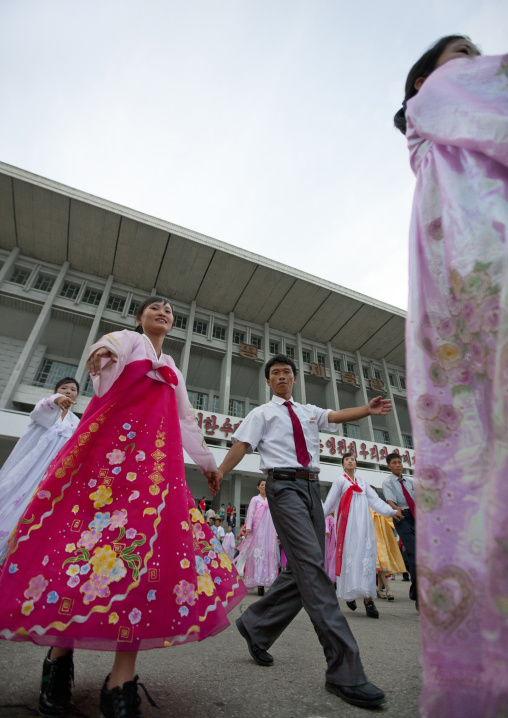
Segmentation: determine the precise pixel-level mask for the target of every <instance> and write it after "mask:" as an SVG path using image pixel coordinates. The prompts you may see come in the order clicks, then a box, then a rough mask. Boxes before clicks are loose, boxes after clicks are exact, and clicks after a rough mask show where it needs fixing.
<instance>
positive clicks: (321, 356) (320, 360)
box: [317, 354, 326, 364]
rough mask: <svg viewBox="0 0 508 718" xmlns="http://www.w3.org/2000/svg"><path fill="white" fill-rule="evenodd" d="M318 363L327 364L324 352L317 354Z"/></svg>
mask: <svg viewBox="0 0 508 718" xmlns="http://www.w3.org/2000/svg"><path fill="white" fill-rule="evenodd" d="M317 363H318V364H326V357H325V355H324V354H318V355H317Z"/></svg>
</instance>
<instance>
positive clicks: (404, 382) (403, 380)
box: [400, 376, 406, 391]
mask: <svg viewBox="0 0 508 718" xmlns="http://www.w3.org/2000/svg"><path fill="white" fill-rule="evenodd" d="M400 388H401V389H404V391H406V380H405V378H404V377H403V376H401V377H400Z"/></svg>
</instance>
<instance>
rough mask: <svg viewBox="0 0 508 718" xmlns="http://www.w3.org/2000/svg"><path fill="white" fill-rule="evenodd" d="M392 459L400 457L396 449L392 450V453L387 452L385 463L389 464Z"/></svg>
mask: <svg viewBox="0 0 508 718" xmlns="http://www.w3.org/2000/svg"><path fill="white" fill-rule="evenodd" d="M393 459H400V454H397V452H396V451H394V452H393V453H392V454H388V456H387V457H386V463H387V464H388V466H390V461H393ZM401 461H402V459H401Z"/></svg>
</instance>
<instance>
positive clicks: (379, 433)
mask: <svg viewBox="0 0 508 718" xmlns="http://www.w3.org/2000/svg"><path fill="white" fill-rule="evenodd" d="M374 441H377V442H379V443H380V444H389V443H390V434H389V433H388V432H387V431H385V430H384V429H374Z"/></svg>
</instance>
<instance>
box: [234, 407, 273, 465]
mask: <svg viewBox="0 0 508 718" xmlns="http://www.w3.org/2000/svg"><path fill="white" fill-rule="evenodd" d="M260 408H261V407H260ZM264 433H265V417H264V415H263V412H262V411H258V409H253V410H252V411H251V412H250V414H247V416H246V418H245V419H244V420H243V421H242V423H241V424H240V426H239V427H238V429H237V430H236V431H235V433H234V434H233V435H232V436H231V441H232V442H233V444H235V443H236V442H237V441H241V442H242V443H245V444H249V448H248V449H247V453H248V454H252V452H253V451H255V449H256V448H257V446H258V444H259V442H260V441H262V440H263V436H264Z"/></svg>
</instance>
